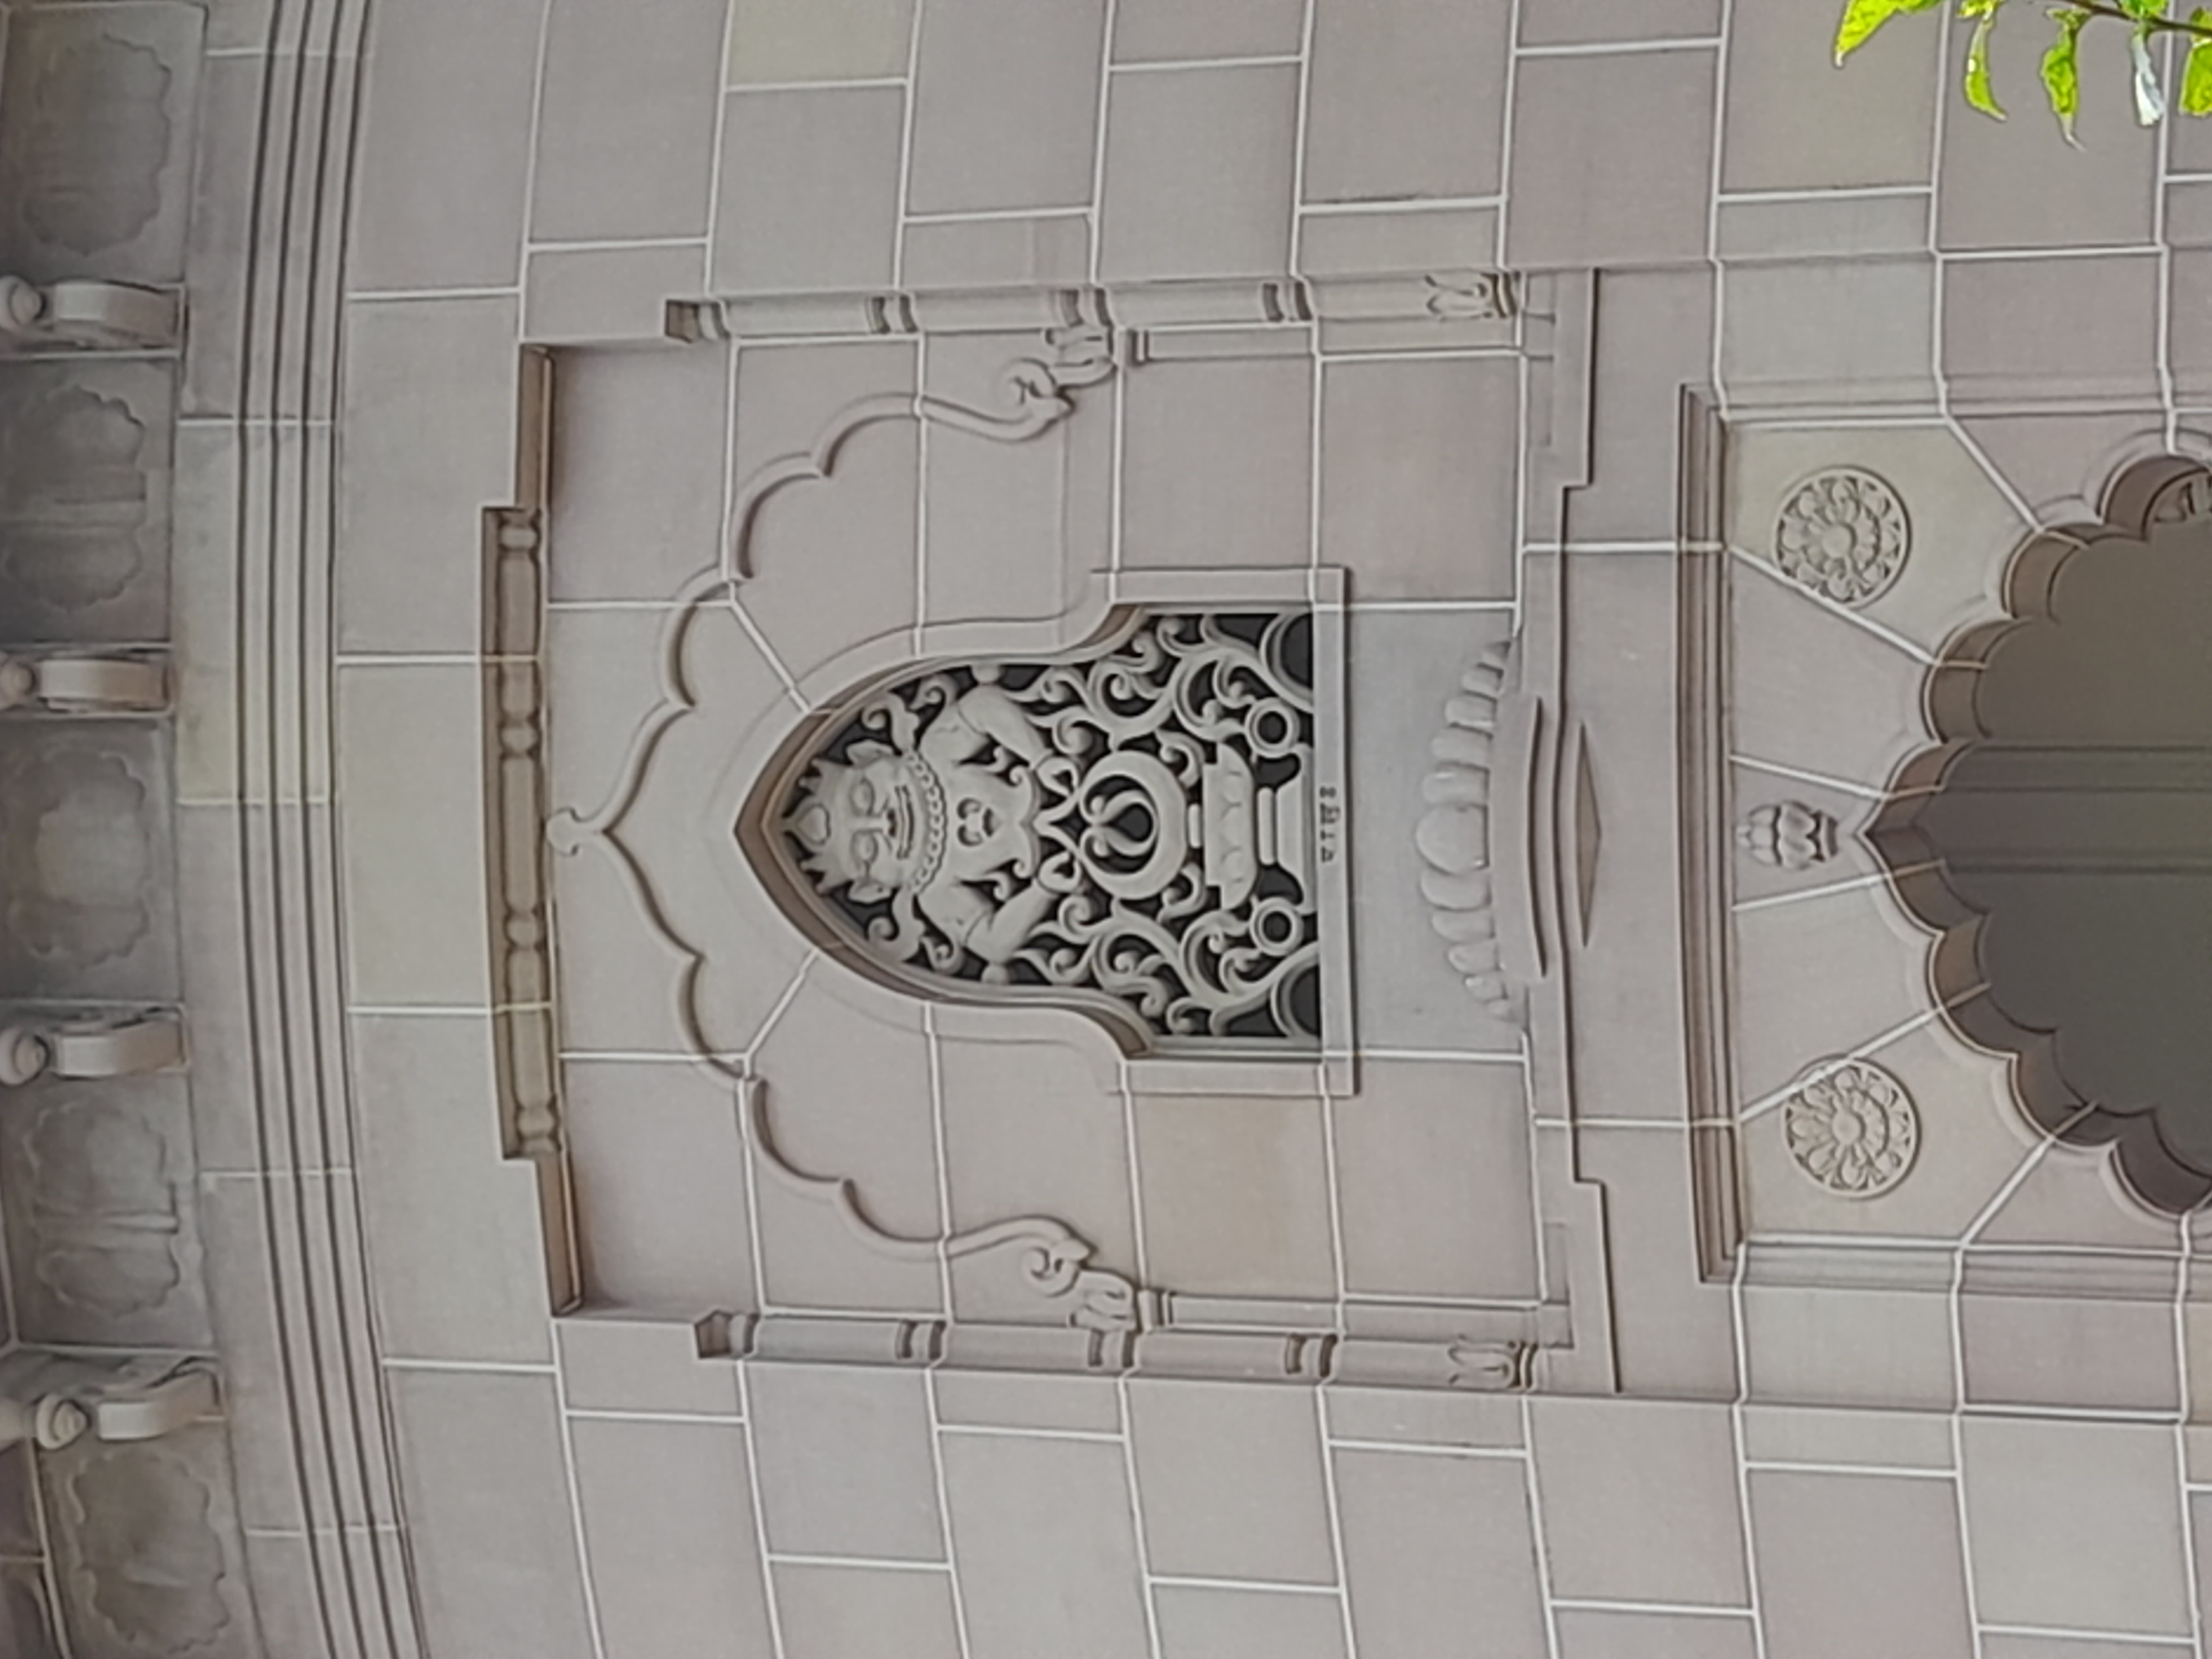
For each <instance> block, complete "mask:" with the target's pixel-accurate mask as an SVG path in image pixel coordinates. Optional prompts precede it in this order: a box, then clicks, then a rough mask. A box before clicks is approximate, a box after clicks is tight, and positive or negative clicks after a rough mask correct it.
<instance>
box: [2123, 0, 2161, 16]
mask: <svg viewBox="0 0 2212 1659" xmlns="http://www.w3.org/2000/svg"><path fill="white" fill-rule="evenodd" d="M2120 9H2121V10H2122V11H2124V12H2125V13H2127V15H2129V16H2130V17H2164V16H2165V15H2166V0H2120Z"/></svg>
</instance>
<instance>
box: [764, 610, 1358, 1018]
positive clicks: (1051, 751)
mask: <svg viewBox="0 0 2212 1659" xmlns="http://www.w3.org/2000/svg"><path fill="white" fill-rule="evenodd" d="M1313 746H1314V696H1313V669H1312V633H1311V624H1310V615H1309V613H1308V612H1306V611H1303V610H1300V611H1273V612H1269V611H1249V612H1239V611H1186V612H1176V611H1163V612H1149V613H1140V614H1139V615H1138V616H1137V617H1134V618H1133V620H1131V621H1129V622H1127V623H1124V624H1123V625H1122V626H1121V627H1120V628H1119V629H1117V630H1115V632H1114V633H1113V634H1112V635H1109V638H1108V640H1107V641H1105V642H1104V643H1103V644H1102V645H1099V646H1097V647H1092V648H1091V649H1090V650H1088V651H1086V652H1085V653H1083V654H1082V655H1080V656H1079V657H1076V658H1074V659H1064V660H1058V661H1046V662H1020V661H995V660H981V661H975V662H970V663H962V664H955V665H949V666H946V667H943V668H939V669H936V670H933V671H929V672H926V673H921V674H918V675H915V676H913V677H911V678H907V679H903V680H901V681H899V682H897V683H896V684H893V685H891V686H890V687H888V688H886V689H885V690H882V691H879V692H877V693H875V694H873V695H872V696H868V697H867V698H866V699H865V701H863V702H861V703H860V706H859V707H858V708H857V709H855V710H854V712H853V713H852V714H850V715H849V716H848V717H847V718H846V719H845V720H844V721H843V722H842V725H839V726H836V727H835V728H834V729H833V730H832V732H831V734H830V736H829V738H828V740H827V742H826V743H824V744H823V745H822V746H821V748H820V749H819V750H817V752H816V753H815V754H814V756H813V757H812V758H811V760H810V761H809V762H808V763H806V764H805V767H804V768H803V769H802V770H801V771H800V773H799V776H798V778H797V781H795V783H793V785H792V787H790V790H789V793H787V796H786V797H785V798H784V799H783V801H782V805H781V810H780V811H779V813H778V815H777V824H778V827H779V828H780V829H781V838H782V845H783V850H784V851H785V853H786V854H787V856H788V857H789V859H790V860H791V861H792V863H793V866H794V867H795V869H796V870H797V872H799V876H800V878H802V880H803V881H804V882H805V884H806V885H807V887H808V889H810V890H811V891H812V892H813V893H814V894H815V895H816V896H817V898H818V899H819V901H820V902H821V903H822V904H823V908H825V910H826V911H827V913H828V914H829V915H831V916H832V917H833V918H835V919H836V921H837V922H838V924H839V925H841V926H842V928H843V929H845V930H847V931H848V932H849V933H850V934H851V935H852V936H854V937H855V938H856V939H860V940H861V941H864V942H865V945H866V949H867V950H868V951H870V953H871V954H872V955H873V956H874V957H877V958H878V960H879V961H881V962H882V963H885V964H886V965H888V966H890V967H891V968H892V969H894V970H896V972H897V973H899V974H901V975H915V976H921V977H925V978H930V979H937V980H944V981H956V982H958V983H962V984H964V985H967V986H970V987H990V988H991V989H994V990H1006V991H1012V992H1017V993H1024V994H1035V995H1050V994H1073V996H1074V997H1076V998H1078V999H1079V1000H1083V1001H1085V1002H1087V1003H1092V1004H1097V1003H1100V1002H1103V1001H1104V1000H1109V999H1110V1000H1112V1002H1114V1003H1115V1004H1116V1005H1118V1006H1120V1008H1121V1009H1123V1010H1126V1012H1127V1016H1130V1017H1133V1018H1134V1019H1135V1020H1136V1021H1138V1022H1139V1024H1141V1025H1142V1027H1143V1028H1144V1030H1145V1031H1146V1033H1147V1035H1148V1036H1149V1038H1150V1039H1151V1040H1152V1042H1155V1043H1156V1044H1157V1045H1158V1046H1160V1047H1163V1048H1174V1047H1176V1046H1178V1045H1184V1044H1188V1043H1191V1042H1210V1041H1214V1040H1226V1041H1230V1042H1238V1043H1253V1044H1274V1045H1288V1046H1291V1047H1294V1048H1313V1047H1316V1046H1318V1044H1319V1042H1320V1040H1321V1020H1322V1015H1321V999H1322V991H1321V974H1320V967H1319V963H1320V954H1321V952H1320V944H1319V937H1320V926H1321V923H1320V908H1319V904H1318V902H1317V898H1316V886H1315V880H1314V878H1315V873H1316V869H1315V866H1316V860H1317V856H1318V854H1319V851H1320V848H1319V845H1318V843H1319V842H1320V836H1319V834H1318V832H1317V827H1316V806H1317V805H1318V802H1317V800H1316V789H1315V780H1314V775H1313Z"/></svg>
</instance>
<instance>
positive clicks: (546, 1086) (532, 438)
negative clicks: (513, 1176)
mask: <svg viewBox="0 0 2212 1659" xmlns="http://www.w3.org/2000/svg"><path fill="white" fill-rule="evenodd" d="M517 373H518V375H519V378H520V385H519V387H518V391H517V396H516V409H517V430H516V435H515V480H514V494H515V502H516V504H515V505H513V506H510V507H489V508H487V509H486V510H485V512H484V514H483V551H482V560H483V563H482V567H481V568H482V592H483V605H482V614H483V635H482V638H481V640H480V641H479V645H478V649H479V653H480V657H481V663H482V674H483V744H484V747H483V814H484V860H485V872H484V891H485V894H486V896H487V905H486V915H485V925H486V927H487V929H488V931H489V939H488V940H487V941H486V956H487V959H488V960H489V963H490V966H491V979H492V983H491V1004H492V1008H491V1024H492V1064H493V1078H494V1085H495V1090H496V1095H497V1101H498V1108H499V1130H500V1144H501V1148H502V1149H503V1150H504V1152H505V1153H506V1155H507V1157H508V1158H520V1159H524V1160H526V1161H528V1162H529V1163H530V1164H532V1165H533V1166H534V1167H535V1169H536V1170H537V1175H538V1218H539V1221H540V1223H541V1227H542V1233H543V1242H544V1260H545V1273H546V1292H547V1295H548V1297H549V1298H550V1301H551V1303H552V1305H553V1307H554V1308H555V1309H556V1310H562V1309H567V1308H571V1307H574V1306H575V1305H576V1304H577V1303H578V1302H580V1300H581V1299H582V1296H583V1273H582V1266H581V1263H580V1261H579V1259H578V1256H577V1251H576V1240H575V1231H574V1225H573V1224H572V1222H571V1219H570V1215H571V1212H572V1210H573V1208H574V1174H573V1172H572V1171H571V1170H570V1168H569V1164H568V1142H567V1136H566V1132H565V1127H564V1125H563V1122H562V1109H561V1066H560V1042H559V1034H558V1012H557V1010H556V1008H555V1006H554V996H553V992H554V980H553V958H552V949H553V944H552V941H553V921H552V897H551V895H552V882H551V879H550V874H549V872H548V870H547V868H546V865H547V860H548V856H549V854H548V848H547V842H546V784H545V670H544V651H545V593H546V586H545V568H544V559H545V544H544V524H545V514H546V510H547V497H548V495H549V486H550V476H551V475H550V469H551V465H552V422H553V399H554V396H555V391H556V381H555V369H554V359H553V357H552V356H551V355H550V354H549V353H547V352H545V351H544V350H541V349H536V348H532V347H526V348H524V349H523V350H522V352H521V354H520V357H519V359H518V363H517Z"/></svg>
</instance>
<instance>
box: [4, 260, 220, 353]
mask: <svg viewBox="0 0 2212 1659" xmlns="http://www.w3.org/2000/svg"><path fill="white" fill-rule="evenodd" d="M183 325H184V298H183V296H182V295H179V294H177V293H175V292H173V291H172V290H169V289H155V288H140V287H137V286H136V285H135V284H132V283H100V282H92V281H88V280H83V279H73V280H70V281H67V282H60V283H48V284H46V285H45V286H44V287H40V286H38V285H36V284H33V283H28V282H26V281H25V280H24V279H23V278H22V277H21V276H8V275H6V274H4V273H0V346H5V347H8V348H10V349H15V350H27V349H41V348H51V347H56V346H61V347H74V348H76V349H82V350H88V351H161V350H167V349H171V348H173V347H174V346H176V345H177V344H178V343H179V341H180V340H181V339H182V337H183V332H184V326H183Z"/></svg>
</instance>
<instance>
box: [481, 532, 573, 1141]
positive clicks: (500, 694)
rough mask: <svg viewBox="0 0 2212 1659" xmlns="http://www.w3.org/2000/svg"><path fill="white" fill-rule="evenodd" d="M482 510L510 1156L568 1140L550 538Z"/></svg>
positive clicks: (490, 808) (499, 986) (488, 751)
mask: <svg viewBox="0 0 2212 1659" xmlns="http://www.w3.org/2000/svg"><path fill="white" fill-rule="evenodd" d="M484 519H485V538H484V539H485V552H486V559H487V564H488V568H487V574H486V580H487V588H486V599H487V604H486V605H485V627H486V629H487V630H489V633H490V635H491V637H489V638H488V639H487V640H486V641H485V647H484V703H485V709H484V714H485V720H484V731H485V757H484V786H485V814H486V819H487V822H486V823H485V834H484V842H485V846H486V848H488V850H489V858H490V861H491V870H490V872H489V876H490V890H491V893H492V895H493V905H492V911H493V914H492V918H491V933H492V936H491V941H490V949H491V962H492V975H493V985H492V1006H493V1007H494V1008H495V1011H496V1012H497V1013H498V1015H499V1016H500V1026H501V1030H500V1032H499V1043H498V1050H499V1084H500V1103H501V1133H502V1138H503V1139H504V1141H505V1143H506V1146H507V1153H508V1156H510V1157H517V1158H552V1157H557V1156H558V1155H559V1154H560V1152H561V1151H562V1127H561V1110H560V1100H559V1092H558V1087H557V1082H556V1079H557V1077H558V1070H557V1066H556V1060H555V1058H554V1056H555V1052H556V1048H555V1042H554V1033H553V1003H552V998H553V990H552V985H553V980H552V963H551V956H550V950H551V943H550V941H551V932H550V917H549V915H548V911H547V903H548V900H547V894H548V891H549V884H548V882H547V880H546V873H545V767H544V740H545V732H544V720H545V708H544V669H543V665H542V663H541V660H540V653H541V650H542V643H543V634H544V625H543V621H542V617H543V609H544V573H543V571H542V570H541V569H540V568H539V566H540V559H541V557H542V554H543V545H542V541H541V538H540V535H539V531H538V525H539V523H540V514H539V513H537V512H536V511H535V510H525V509H520V508H494V509H492V510H490V511H489V512H487V513H485V515H484Z"/></svg>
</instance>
